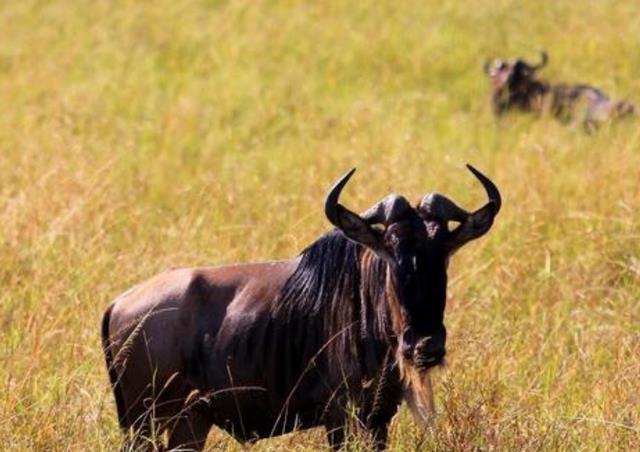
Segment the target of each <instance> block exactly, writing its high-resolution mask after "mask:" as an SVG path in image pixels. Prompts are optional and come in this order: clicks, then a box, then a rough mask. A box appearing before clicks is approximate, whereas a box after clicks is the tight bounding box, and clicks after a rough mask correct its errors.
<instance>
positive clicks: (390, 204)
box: [362, 195, 411, 226]
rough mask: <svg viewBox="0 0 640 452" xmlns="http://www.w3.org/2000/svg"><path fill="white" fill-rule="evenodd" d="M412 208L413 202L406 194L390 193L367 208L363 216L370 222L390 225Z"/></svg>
mask: <svg viewBox="0 0 640 452" xmlns="http://www.w3.org/2000/svg"><path fill="white" fill-rule="evenodd" d="M410 210H411V204H409V201H407V199H406V198H405V197H404V196H400V195H389V196H387V197H386V198H384V199H383V200H382V201H380V202H379V203H378V204H376V205H375V206H373V207H371V208H370V209H369V210H367V211H366V212H365V213H364V214H363V215H362V218H363V219H364V221H366V222H367V223H369V224H383V225H385V226H388V225H390V224H391V223H394V222H396V221H398V220H399V219H400V218H402V217H405V216H406V215H407V212H409V211H410Z"/></svg>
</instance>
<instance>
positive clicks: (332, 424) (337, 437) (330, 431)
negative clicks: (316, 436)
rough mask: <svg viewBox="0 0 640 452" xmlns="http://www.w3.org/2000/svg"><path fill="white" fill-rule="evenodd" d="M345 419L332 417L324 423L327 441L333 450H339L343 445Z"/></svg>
mask: <svg viewBox="0 0 640 452" xmlns="http://www.w3.org/2000/svg"><path fill="white" fill-rule="evenodd" d="M345 421H346V419H342V420H339V419H332V420H329V421H327V422H326V423H325V424H324V428H325V429H326V430H327V441H329V446H331V448H332V449H333V450H340V449H342V448H343V447H344V445H345V444H344V441H345V427H346V425H345Z"/></svg>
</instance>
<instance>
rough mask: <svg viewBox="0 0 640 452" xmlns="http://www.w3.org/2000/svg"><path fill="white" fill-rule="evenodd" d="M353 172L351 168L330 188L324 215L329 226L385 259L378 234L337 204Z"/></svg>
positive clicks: (358, 216)
mask: <svg viewBox="0 0 640 452" xmlns="http://www.w3.org/2000/svg"><path fill="white" fill-rule="evenodd" d="M355 170H356V169H355V168H353V169H352V170H351V171H349V172H347V173H346V174H345V175H344V176H342V177H341V178H340V179H339V180H338V182H336V183H335V184H334V185H333V187H331V189H330V190H329V193H327V198H326V199H325V203H324V213H325V215H326V217H327V219H328V220H329V221H330V222H331V224H333V225H334V226H335V227H337V228H338V229H339V230H340V231H342V233H343V234H344V235H346V236H347V238H349V239H351V240H353V241H354V242H357V243H360V244H362V245H365V246H367V247H369V248H371V249H373V250H374V251H376V252H377V253H378V254H379V255H380V256H381V257H384V258H387V257H388V256H387V255H386V253H385V251H384V247H383V246H382V241H381V235H380V233H379V232H378V231H375V230H374V229H373V228H371V226H370V225H369V222H367V221H366V220H365V219H363V218H362V217H361V216H360V215H358V214H357V213H354V212H352V211H350V210H349V209H347V208H346V207H344V206H343V205H342V204H340V203H339V202H338V200H339V199H340V193H342V189H343V188H344V186H345V185H347V182H349V179H350V178H351V176H353V173H354V172H355Z"/></svg>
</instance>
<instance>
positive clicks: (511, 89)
mask: <svg viewBox="0 0 640 452" xmlns="http://www.w3.org/2000/svg"><path fill="white" fill-rule="evenodd" d="M548 61H549V58H548V56H547V53H546V52H544V51H543V52H541V54H540V62H539V63H538V64H531V63H528V62H526V61H524V60H522V59H511V60H507V61H504V60H499V59H496V60H494V61H493V62H492V63H490V62H489V61H487V62H485V64H484V71H485V73H486V74H487V75H488V76H489V78H490V79H491V90H492V96H491V97H492V99H491V100H492V105H493V111H494V113H495V114H496V115H497V116H501V115H503V114H504V113H506V112H507V111H509V110H520V111H526V112H533V113H538V114H542V113H544V112H551V114H553V115H554V116H555V117H557V118H558V119H560V120H561V121H564V122H573V121H575V120H580V121H582V124H583V125H584V127H585V129H586V130H588V131H591V130H594V129H595V128H597V127H598V125H599V124H601V123H603V122H605V121H610V120H613V119H617V118H621V117H624V116H631V115H633V114H634V112H635V107H634V105H633V104H631V103H630V102H627V101H614V100H612V99H610V98H609V96H607V95H606V94H605V93H604V92H602V91H601V90H599V89H597V88H594V87H592V86H588V85H565V84H551V83H549V82H547V81H546V80H542V79H538V78H537V71H539V70H540V69H542V68H543V67H544V66H546V64H547V62H548Z"/></svg>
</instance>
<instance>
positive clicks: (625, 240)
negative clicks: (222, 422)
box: [0, 0, 640, 451]
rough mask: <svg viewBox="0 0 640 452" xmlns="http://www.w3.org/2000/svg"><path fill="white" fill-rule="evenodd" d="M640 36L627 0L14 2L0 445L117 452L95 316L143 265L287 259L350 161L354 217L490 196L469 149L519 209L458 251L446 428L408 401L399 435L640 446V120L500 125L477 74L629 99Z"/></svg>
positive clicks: (398, 440)
mask: <svg viewBox="0 0 640 452" xmlns="http://www.w3.org/2000/svg"><path fill="white" fill-rule="evenodd" d="M639 30H640V4H639V3H638V2H635V1H626V2H625V1H614V0H606V1H604V0H598V1H595V0H594V1H584V2H575V1H565V0H562V1H554V2H538V1H533V0H526V1H522V2H517V1H505V0H499V1H495V0H474V1H473V2H468V3H466V2H458V1H450V0H443V1H437V2H436V1H428V2H421V1H413V2H412V1H394V2H376V1H368V2H339V1H323V2H313V3H312V2H309V3H307V2H298V1H282V2H279V1H229V2H224V1H195V0H188V1H187V0H171V1H165V0H161V1H156V2H137V1H84V0H83V1H71V0H61V1H33V0H24V1H19V2H18V1H16V2H2V3H1V4H0V176H1V182H0V226H1V227H0V281H1V284H2V285H1V288H0V437H2V438H3V441H2V446H1V448H2V449H5V448H8V449H11V450H74V451H75V450H105V451H106V450H115V449H116V448H117V447H119V444H120V439H121V434H120V431H119V429H118V424H117V418H116V411H115V405H114V402H113V396H112V393H111V390H110V387H109V383H108V377H107V373H106V369H105V366H104V362H103V354H102V348H101V344H100V320H101V316H102V313H103V312H104V310H105V308H106V307H107V306H108V304H109V302H110V301H111V300H112V299H113V298H115V296H117V295H118V294H119V293H121V292H123V291H124V290H125V289H127V288H128V287H130V286H131V285H133V284H135V283H137V282H139V281H140V280H143V279H145V278H147V277H149V276H151V275H153V274H155V273H157V272H159V271H162V270H164V269H166V268H168V267H176V266H196V265H217V264H224V263H231V262H245V261H261V260H269V259H281V258H287V257H290V256H294V255H296V254H297V253H298V252H300V251H301V250H302V249H303V248H304V247H305V246H306V245H308V244H309V243H311V242H312V241H313V240H314V239H315V238H317V237H318V236H319V235H320V234H322V233H323V232H324V231H326V230H328V229H329V227H330V225H329V224H328V222H327V220H326V219H325V217H324V213H323V203H324V195H325V192H326V190H327V189H328V187H329V186H330V185H331V184H332V183H333V181H334V180H335V179H336V178H338V177H339V176H340V175H341V174H343V173H344V172H345V171H346V170H347V169H348V168H351V167H354V166H355V167H357V168H358V171H357V172H356V174H355V176H354V178H353V180H352V182H351V183H350V185H349V188H348V189H347V190H345V193H344V202H345V204H346V205H348V206H351V207H352V208H354V209H355V210H358V211H363V210H365V209H366V208H368V207H369V206H370V205H371V204H373V203H374V202H376V201H378V200H379V199H380V198H382V197H383V196H385V195H387V194H388V193H391V192H396V193H402V194H404V195H405V196H407V197H408V198H409V199H410V200H412V202H417V201H418V200H419V199H420V198H421V197H422V196H423V195H424V194H425V193H427V192H430V191H439V192H441V193H445V194H447V195H450V196H451V197H452V198H453V199H455V200H457V201H458V202H459V203H460V204H461V205H463V206H465V207H467V208H468V209H475V208H478V207H480V206H481V205H482V203H483V202H484V201H485V197H484V193H483V191H482V188H481V187H480V186H479V184H478V183H477V182H476V181H475V180H474V179H473V177H472V176H471V175H470V174H469V173H468V172H467V171H466V169H465V168H464V164H465V163H466V162H469V163H472V164H473V165H475V166H477V167H478V168H479V169H481V170H482V171H484V172H486V174H487V175H489V176H490V177H491V178H492V179H493V180H494V181H495V182H496V184H497V185H498V186H499V187H500V189H501V191H502V193H503V197H504V205H503V209H502V211H501V212H500V214H499V216H498V217H497V220H496V224H495V226H494V227H493V229H492V230H491V232H490V233H489V234H488V235H487V236H486V237H483V238H482V239H481V240H478V241H477V242H474V243H473V244H471V245H469V246H467V247H465V248H464V249H462V250H461V251H460V252H459V253H458V254H457V255H456V256H455V257H454V258H453V259H452V261H451V265H450V268H449V298H448V305H447V313H446V323H447V328H448V333H449V334H448V342H447V349H448V355H447V365H446V366H445V367H444V368H442V369H438V370H436V371H435V372H434V374H433V380H434V388H435V396H436V405H437V411H438V418H437V420H436V423H435V426H434V427H433V429H432V431H430V432H429V431H424V430H423V429H422V428H420V427H419V426H418V425H417V424H416V423H414V421H413V418H412V417H411V415H410V413H409V412H408V411H407V410H406V409H403V410H402V411H401V413H400V415H399V416H397V417H396V418H395V420H394V422H393V424H392V431H391V437H390V449H391V450H398V451H413V450H442V451H444V450H505V451H509V450H572V451H573V450H585V451H590V450H599V451H604V450H629V451H634V450H640V213H639V210H640V119H638V118H637V117H636V118H635V120H629V121H624V122H620V123H618V124H614V125H612V126H610V127H609V126H605V127H603V128H601V129H600V130H599V131H598V133H596V134H592V135H589V134H586V133H585V132H584V131H583V130H582V129H581V128H580V127H571V126H566V125H563V124H560V123H558V122H556V121H554V120H553V119H550V118H542V119H535V118H533V117H530V116H526V115H515V116H512V117H509V118H505V119H504V120H501V121H496V120H495V118H494V117H493V115H492V112H491V108H490V104H489V83H488V80H487V78H486V76H485V75H484V74H483V72H482V64H483V62H484V60H485V58H488V57H494V56H498V57H509V56H523V57H526V58H529V59H532V60H535V59H536V57H537V54H538V51H539V50H540V49H546V50H547V51H548V52H549V56H550V61H549V65H548V67H547V68H545V69H544V72H543V73H542V75H544V76H545V77H548V78H549V79H552V80H562V81H566V82H584V83H590V84H593V85H596V86H599V87H601V88H603V89H604V90H605V91H606V92H608V93H610V94H611V95H613V96H615V97H618V98H628V99H630V100H632V101H634V102H636V104H638V103H640V78H639V77H638V74H639V73H640V51H639V49H640V47H639V46H640V38H639V36H638V31H639ZM350 447H351V449H353V450H359V449H362V448H363V447H364V446H363V445H362V444H361V443H360V442H359V441H358V440H357V439H354V440H353V442H352V443H351V445H350ZM208 448H209V449H210V450H244V449H243V447H242V446H240V445H238V444H237V443H235V442H234V441H233V440H232V439H230V437H228V436H227V435H226V434H224V433H222V432H221V431H220V430H216V429H214V430H213V431H212V433H211V435H210V436H209V442H208ZM326 448H327V443H326V440H325V436H324V431H322V430H320V429H317V430H310V431H306V432H301V433H294V434H290V435H286V436H283V437H279V438H276V439H271V440H266V441H261V442H259V443H257V445H255V446H252V447H251V448H250V449H251V450H256V451H266V450H280V449H281V450H305V451H307V450H308V451H311V450H323V449H326Z"/></svg>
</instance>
